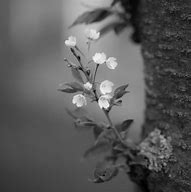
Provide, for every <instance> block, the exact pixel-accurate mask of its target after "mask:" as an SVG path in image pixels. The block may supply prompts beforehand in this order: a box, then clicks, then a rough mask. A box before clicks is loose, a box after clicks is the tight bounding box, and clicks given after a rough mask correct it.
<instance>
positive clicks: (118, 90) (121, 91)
mask: <svg viewBox="0 0 191 192" xmlns="http://www.w3.org/2000/svg"><path fill="white" fill-rule="evenodd" d="M127 87H128V84H126V85H122V86H120V87H118V88H116V89H115V91H114V96H113V99H119V98H121V97H122V96H123V95H124V94H126V93H128V91H126V88H127Z"/></svg>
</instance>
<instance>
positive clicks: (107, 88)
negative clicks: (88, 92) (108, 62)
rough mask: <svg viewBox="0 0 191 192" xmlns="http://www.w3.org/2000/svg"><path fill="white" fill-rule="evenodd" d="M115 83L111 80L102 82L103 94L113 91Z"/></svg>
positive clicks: (101, 89)
mask: <svg viewBox="0 0 191 192" xmlns="http://www.w3.org/2000/svg"><path fill="white" fill-rule="evenodd" d="M113 85H114V84H113V83H112V82H111V81H108V80H105V81H103V82H101V84H100V87H99V88H100V91H101V93H102V94H103V95H105V94H107V93H111V92H112V88H113Z"/></svg>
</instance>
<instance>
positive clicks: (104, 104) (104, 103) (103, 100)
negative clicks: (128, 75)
mask: <svg viewBox="0 0 191 192" xmlns="http://www.w3.org/2000/svg"><path fill="white" fill-rule="evenodd" d="M111 98H112V97H111V95H102V96H101V97H100V98H99V100H98V105H99V107H100V108H101V109H102V108H104V109H108V108H109V106H110V99H111Z"/></svg>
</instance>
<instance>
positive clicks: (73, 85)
mask: <svg viewBox="0 0 191 192" xmlns="http://www.w3.org/2000/svg"><path fill="white" fill-rule="evenodd" d="M65 85H67V86H69V87H71V88H72V89H74V90H76V92H77V91H83V90H84V88H83V87H82V85H80V84H79V83H77V82H71V83H65Z"/></svg>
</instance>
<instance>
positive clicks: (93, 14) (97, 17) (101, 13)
mask: <svg viewBox="0 0 191 192" xmlns="http://www.w3.org/2000/svg"><path fill="white" fill-rule="evenodd" d="M111 14H112V13H111V11H109V10H107V9H103V8H97V9H94V10H93V11H87V12H85V13H83V14H82V15H80V16H79V17H78V18H77V19H76V20H75V21H74V22H73V24H72V25H71V26H70V27H73V26H75V25H78V24H91V23H95V22H99V21H102V20H104V19H105V18H107V17H108V16H109V15H111Z"/></svg>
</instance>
